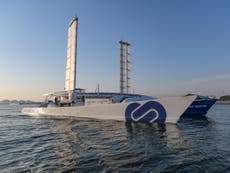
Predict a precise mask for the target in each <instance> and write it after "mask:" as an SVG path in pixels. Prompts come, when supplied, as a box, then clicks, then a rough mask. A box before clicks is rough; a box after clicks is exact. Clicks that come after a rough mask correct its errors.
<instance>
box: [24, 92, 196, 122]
mask: <svg viewBox="0 0 230 173" xmlns="http://www.w3.org/2000/svg"><path fill="white" fill-rule="evenodd" d="M195 98H196V96H187V97H171V98H161V99H156V100H147V101H139V102H128V103H115V104H96V105H85V106H75V107H45V108H44V107H43V108H24V109H23V110H22V112H23V113H25V114H28V115H50V116H60V117H65V116H71V117H85V118H95V119H101V120H118V121H127V122H130V121H135V122H147V123H152V122H166V123H176V122H177V121H178V120H179V118H180V116H181V115H182V114H183V113H184V111H185V110H186V109H187V108H188V107H189V106H190V105H191V103H192V102H193V101H194V100H195Z"/></svg>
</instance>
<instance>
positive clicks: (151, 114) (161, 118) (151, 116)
mask: <svg viewBox="0 0 230 173" xmlns="http://www.w3.org/2000/svg"><path fill="white" fill-rule="evenodd" d="M125 119H126V121H127V122H131V121H135V122H145V123H152V122H158V123H159V122H165V120H166V111H165V108H164V107H163V106H162V105H161V104H160V103H158V102H155V101H148V102H146V103H144V104H140V103H131V104H129V105H128V106H127V107H126V110H125Z"/></svg>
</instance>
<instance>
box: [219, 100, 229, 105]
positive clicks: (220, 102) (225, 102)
mask: <svg viewBox="0 0 230 173" xmlns="http://www.w3.org/2000/svg"><path fill="white" fill-rule="evenodd" d="M216 104H221V105H229V104H230V101H222V100H219V101H217V102H216Z"/></svg>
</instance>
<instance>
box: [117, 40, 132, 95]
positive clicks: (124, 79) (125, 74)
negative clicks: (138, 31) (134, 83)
mask: <svg viewBox="0 0 230 173" xmlns="http://www.w3.org/2000/svg"><path fill="white" fill-rule="evenodd" d="M119 43H120V93H122V94H125V93H126V94H129V93H130V88H131V86H130V49H129V46H130V44H129V43H127V42H124V41H120V42H119Z"/></svg>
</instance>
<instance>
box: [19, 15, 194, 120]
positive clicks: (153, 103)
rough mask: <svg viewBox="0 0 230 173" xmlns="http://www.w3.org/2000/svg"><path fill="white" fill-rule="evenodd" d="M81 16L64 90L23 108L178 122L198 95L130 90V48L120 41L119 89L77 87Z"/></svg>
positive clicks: (72, 28)
mask: <svg viewBox="0 0 230 173" xmlns="http://www.w3.org/2000/svg"><path fill="white" fill-rule="evenodd" d="M77 27H78V18H74V19H73V20H72V21H71V22H70V25H69V28H68V47H67V63H66V80H65V90H64V91H60V92H54V93H51V94H47V95H46V99H45V102H44V103H43V104H42V105H41V106H39V107H35V108H24V109H23V110H22V112H23V113H25V114H29V115H50V116H61V117H63V116H71V117H85V118H95V119H108V120H119V121H127V122H130V121H135V122H147V123H152V122H158V123H159V122H170V123H176V122H177V121H178V120H179V118H180V116H181V115H182V114H183V113H184V111H185V110H186V109H187V108H188V107H189V106H190V105H191V103H192V102H193V101H194V100H195V98H196V96H184V97H171V98H160V99H156V98H152V97H149V96H145V95H139V94H130V49H129V44H128V43H126V42H123V41H120V93H108V92H107V93H106V92H99V90H98V92H95V93H88V92H85V90H84V89H80V88H76V57H77V56H76V55H77V52H76V47H77Z"/></svg>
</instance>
